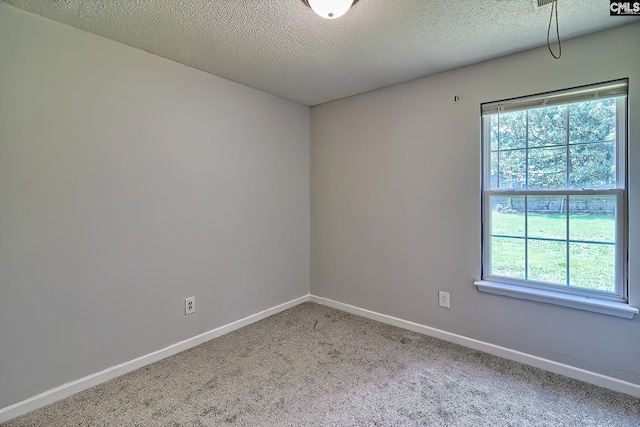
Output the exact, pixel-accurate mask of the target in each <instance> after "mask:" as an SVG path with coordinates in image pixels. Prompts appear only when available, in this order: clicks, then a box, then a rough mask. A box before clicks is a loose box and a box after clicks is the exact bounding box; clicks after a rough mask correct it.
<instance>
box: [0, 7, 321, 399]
mask: <svg viewBox="0 0 640 427" xmlns="http://www.w3.org/2000/svg"><path fill="white" fill-rule="evenodd" d="M309 234H310V232H309V109H308V108H307V107H305V106H302V105H299V104H295V103H292V102H289V101H285V100H282V99H280V98H277V97H274V96H271V95H267V94H265V93H262V92H259V91H256V90H253V89H250V88H247V87H245V86H241V85H238V84H235V83H232V82H229V81H226V80H223V79H220V78H216V77H213V76H211V75H208V74H205V73H203V72H200V71H197V70H194V69H191V68H188V67H185V66H183V65H180V64H177V63H174V62H171V61H167V60H165V59H162V58H159V57H156V56H153V55H150V54H147V53H145V52H142V51H138V50H135V49H132V48H129V47H127V46H124V45H121V44H118V43H115V42H112V41H109V40H106V39H103V38H100V37H97V36H94V35H91V34H88V33H85V32H82V31H79V30H76V29H73V28H71V27H68V26H65V25H62V24H58V23H55V22H52V21H49V20H46V19H43V18H40V17H38V16H36V15H32V14H29V13H26V12H23V11H20V10H18V9H15V8H13V7H11V6H8V5H6V4H4V3H0V408H2V407H5V406H8V405H10V404H12V403H15V402H18V401H20V400H22V399H25V398H27V397H31V396H33V395H35V394H37V393H40V392H43V391H45V390H48V389H51V388H53V387H56V386H59V385H61V384H63V383H65V382H68V381H71V380H74V379H77V378H80V377H83V376H85V375H88V374H91V373H94V372H97V371H100V370H102V369H105V368H107V367H110V366H113V365H116V364H118V363H122V362H125V361H128V360H131V359H133V358H135V357H138V356H141V355H144V354H148V353H150V352H152V351H155V350H158V349H160V348H163V347H165V346H167V345H170V344H174V343H176V342H178V341H181V340H184V339H187V338H190V337H193V336H195V335H197V334H199V333H202V332H205V331H208V330H211V329H213V328H215V327H218V326H221V325H224V324H227V323H229V322H232V321H235V320H238V319H240V318H243V317H245V316H247V315H250V314H254V313H256V312H259V311H262V310H265V309H267V308H270V307H273V306H275V305H278V304H281V303H284V302H286V301H289V300H292V299H294V298H297V297H300V296H303V295H306V294H308V292H309ZM189 296H195V297H196V306H197V312H196V313H195V314H194V315H190V316H185V315H184V302H183V299H184V298H186V297H189Z"/></svg>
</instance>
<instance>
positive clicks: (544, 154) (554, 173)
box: [529, 147, 567, 189]
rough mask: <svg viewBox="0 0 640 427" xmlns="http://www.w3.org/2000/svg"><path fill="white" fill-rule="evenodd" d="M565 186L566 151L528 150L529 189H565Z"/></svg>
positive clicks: (564, 149) (555, 149)
mask: <svg viewBox="0 0 640 427" xmlns="http://www.w3.org/2000/svg"><path fill="white" fill-rule="evenodd" d="M566 185H567V149H566V148H565V147H558V148H532V149H530V150H529V188H544V189H549V188H565V187H566Z"/></svg>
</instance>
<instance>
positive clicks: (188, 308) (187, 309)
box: [184, 297, 196, 314]
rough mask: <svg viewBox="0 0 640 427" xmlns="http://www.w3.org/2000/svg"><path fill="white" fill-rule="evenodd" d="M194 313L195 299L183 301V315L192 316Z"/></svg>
mask: <svg viewBox="0 0 640 427" xmlns="http://www.w3.org/2000/svg"><path fill="white" fill-rule="evenodd" d="M195 312H196V297H190V298H185V299H184V314H193V313H195Z"/></svg>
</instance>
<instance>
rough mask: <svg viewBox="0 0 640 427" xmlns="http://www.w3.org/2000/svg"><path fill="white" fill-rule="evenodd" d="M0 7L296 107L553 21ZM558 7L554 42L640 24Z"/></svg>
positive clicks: (600, 8)
mask: <svg viewBox="0 0 640 427" xmlns="http://www.w3.org/2000/svg"><path fill="white" fill-rule="evenodd" d="M0 1H4V2H6V3H9V4H11V5H14V6H16V7H19V8H21V9H24V10H28V11H30V12H34V13H37V14H39V15H42V16H45V17H48V18H51V19H53V20H56V21H59V22H63V23H66V24H69V25H72V26H74V27H77V28H80V29H83V30H86V31H89V32H92V33H95V34H98V35H101V36H104V37H107V38H109V39H113V40H116V41H119V42H121V43H124V44H127V45H129V46H133V47H136V48H138V49H142V50H145V51H147V52H151V53H154V54H156V55H159V56H162V57H165V58H168V59H171V60H174V61H177V62H181V63H183V64H186V65H189V66H191V67H194V68H198V69H201V70H203V71H206V72H208V73H211V74H214V75H216V76H220V77H223V78H226V79H229V80H233V81H236V82H239V83H242V84H244V85H247V86H251V87H254V88H257V89H260V90H263V91H265V92H269V93H272V94H274V95H277V96H280V97H282V98H286V99H290V100H293V101H297V102H300V103H302V104H305V105H317V104H321V103H323V102H327V101H330V100H334V99H339V98H344V97H347V96H351V95H355V94H358V93H362V92H367V91H371V90H374V89H378V88H381V87H384V86H389V85H392V84H396V83H400V82H404V81H408V80H413V79H416V78H419V77H423V76H427V75H430V74H435V73H438V72H441V71H445V70H450V69H453V68H458V67H461V66H464V65H469V64H473V63H476V62H481V61H485V60H488V59H491V58H496V57H499V56H504V55H508V54H510V53H514V52H518V51H522V50H526V49H530V48H534V47H538V46H543V45H545V44H546V32H547V25H548V21H549V14H550V11H551V6H550V5H546V6H543V7H541V8H537V7H536V6H534V3H535V1H536V0H360V1H359V2H358V3H356V4H355V5H354V6H353V7H352V9H351V10H350V11H349V12H347V14H346V15H344V16H343V17H341V18H339V19H335V20H325V19H322V18H320V17H318V16H316V15H315V14H314V13H313V12H312V11H311V9H309V8H308V7H307V6H305V5H304V4H303V2H302V0H0ZM558 9H559V22H560V35H561V38H562V39H563V40H566V39H569V38H572V37H576V36H580V35H584V34H587V33H591V32H595V31H599V30H602V29H605V28H610V27H614V26H618V25H623V24H628V23H631V22H638V21H640V16H638V17H619V16H609V2H608V1H606V0H558ZM621 42H624V43H628V42H630V41H628V40H627V41H621ZM549 60H550V61H552V60H553V58H551V56H550V55H549ZM561 60H562V59H561Z"/></svg>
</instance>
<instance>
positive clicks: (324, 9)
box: [302, 0, 358, 19]
mask: <svg viewBox="0 0 640 427" xmlns="http://www.w3.org/2000/svg"><path fill="white" fill-rule="evenodd" d="M302 2H303V3H304V4H306V5H307V6H309V7H310V8H311V9H313V11H314V12H315V13H316V14H317V15H318V16H321V17H323V18H325V19H336V18H340V17H341V16H342V15H344V14H345V13H347V11H348V10H349V8H350V7H351V6H353V5H354V4H356V3H357V2H358V0H302Z"/></svg>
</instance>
